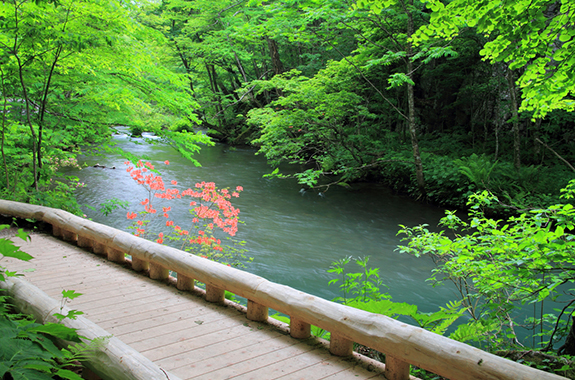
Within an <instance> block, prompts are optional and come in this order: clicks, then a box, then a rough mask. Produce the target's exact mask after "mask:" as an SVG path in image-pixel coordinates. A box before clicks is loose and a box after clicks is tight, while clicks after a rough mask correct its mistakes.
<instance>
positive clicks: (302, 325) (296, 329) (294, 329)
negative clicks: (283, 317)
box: [289, 317, 311, 339]
mask: <svg viewBox="0 0 575 380" xmlns="http://www.w3.org/2000/svg"><path fill="white" fill-rule="evenodd" d="M289 333H290V335H291V337H292V338H296V339H307V338H309V337H310V336H311V325H310V324H309V323H306V322H304V321H302V320H301V319H297V318H294V317H290V319H289Z"/></svg>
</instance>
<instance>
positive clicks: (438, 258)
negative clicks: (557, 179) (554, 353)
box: [398, 181, 575, 347]
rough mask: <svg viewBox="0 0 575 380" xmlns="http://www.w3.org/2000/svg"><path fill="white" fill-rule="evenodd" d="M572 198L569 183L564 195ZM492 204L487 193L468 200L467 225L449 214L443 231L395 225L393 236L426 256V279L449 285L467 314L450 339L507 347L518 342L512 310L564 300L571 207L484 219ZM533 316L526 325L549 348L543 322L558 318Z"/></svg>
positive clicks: (572, 244)
mask: <svg viewBox="0 0 575 380" xmlns="http://www.w3.org/2000/svg"><path fill="white" fill-rule="evenodd" d="M572 194H573V181H572V182H571V184H570V186H569V188H568V189H566V197H568V196H572ZM496 203H498V200H497V198H496V197H494V196H493V195H492V194H490V193H488V192H487V191H484V192H482V193H477V194H474V195H472V196H471V197H470V198H469V207H470V210H469V214H468V220H469V221H468V222H466V221H464V220H461V219H460V218H459V217H457V216H456V215H455V213H454V212H447V213H446V216H445V217H444V218H443V219H442V220H441V222H440V224H441V225H442V226H444V227H446V228H448V229H449V230H450V232H449V234H447V233H446V232H443V231H442V232H438V233H436V232H430V231H429V230H428V229H427V228H426V226H425V225H421V226H418V227H413V228H409V227H405V226H401V227H402V229H401V230H400V231H399V233H400V234H405V235H407V237H406V238H405V240H408V245H407V246H400V247H399V248H398V249H399V251H400V252H404V253H411V254H414V255H416V256H419V255H422V254H425V255H429V256H431V257H432V258H433V260H434V261H435V263H436V265H437V268H436V269H435V270H434V272H433V276H432V277H431V278H430V280H432V281H434V282H436V283H442V282H445V281H450V282H452V283H453V284H455V286H456V288H457V289H458V291H459V294H460V300H461V302H462V305H463V306H464V307H465V308H466V309H467V311H468V313H469V315H470V317H471V321H470V323H469V324H468V325H467V326H461V327H460V328H459V329H458V331H456V333H455V335H454V337H455V338H457V339H461V340H465V339H469V340H475V341H478V342H481V341H484V342H487V344H488V345H489V346H490V347H506V346H509V345H511V346H512V345H514V344H516V343H518V338H517V333H516V331H515V329H516V326H517V325H520V324H521V323H523V321H516V319H517V313H516V311H517V310H524V309H525V308H529V309H530V310H533V305H534V306H535V307H536V308H537V307H538V308H540V309H541V308H542V307H543V303H544V302H545V301H546V300H553V301H555V302H561V300H562V299H564V298H567V299H568V300H569V299H570V298H571V295H570V294H569V293H565V292H564V291H563V290H561V289H564V287H565V286H567V287H568V286H570V285H571V284H572V283H573V282H574V281H575V277H573V275H572V271H571V270H570V269H569V268H571V267H572V266H573V264H575V262H574V261H573V260H574V258H575V241H574V240H573V235H572V232H573V228H574V226H575V211H573V205H572V204H570V203H563V204H556V205H553V206H549V207H547V208H546V209H539V210H532V211H529V212H524V213H522V214H520V215H518V216H513V217H510V218H509V219H508V220H507V221H506V222H503V221H501V220H495V219H491V218H489V217H487V216H486V215H485V210H489V209H491V207H493V204H496ZM449 236H453V237H449ZM527 305H529V306H527ZM537 316H538V315H534V316H533V317H532V318H531V319H529V320H528V321H527V322H528V325H529V326H532V327H534V328H535V327H538V328H539V330H540V331H541V333H540V334H539V335H540V336H542V338H541V339H542V341H543V344H544V345H547V344H551V345H552V344H553V342H549V339H550V334H551V331H552V328H551V326H550V325H549V322H552V323H553V324H555V321H556V318H557V316H556V315H547V316H546V317H545V318H544V317H543V316H542V314H541V316H540V317H539V318H538V317H537ZM543 331H545V333H543ZM559 335H560V337H561V334H559ZM560 337H559V339H560Z"/></svg>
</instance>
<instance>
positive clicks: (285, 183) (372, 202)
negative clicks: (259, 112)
mask: <svg viewBox="0 0 575 380" xmlns="http://www.w3.org/2000/svg"><path fill="white" fill-rule="evenodd" d="M115 139H116V140H117V143H118V146H120V147H122V148H123V149H125V150H128V151H129V152H131V153H133V154H135V155H139V156H145V157H147V159H148V160H149V161H150V162H152V163H153V164H154V165H156V168H157V169H159V170H160V171H161V172H162V175H163V178H164V181H165V182H168V181H169V180H177V181H178V187H180V186H181V187H180V189H181V190H184V189H186V188H188V187H193V186H194V184H195V183H196V182H201V181H213V182H215V183H216V185H217V186H218V187H232V188H235V187H236V186H238V185H240V186H243V188H244V191H243V192H242V193H241V196H240V198H239V199H237V200H235V202H234V204H235V205H236V206H237V207H239V208H240V209H241V213H240V219H241V220H242V221H244V222H245V224H242V225H240V227H239V232H238V235H237V237H238V238H239V239H241V240H245V241H246V248H248V249H249V252H248V254H249V256H252V257H254V262H253V263H250V264H248V266H247V270H248V271H250V272H252V273H255V274H257V275H260V276H262V277H265V278H267V279H269V280H271V281H274V282H278V283H281V284H285V285H288V286H291V287H293V288H296V289H300V290H302V291H305V292H308V293H311V294H314V295H317V296H320V297H323V298H326V299H333V298H335V297H337V296H339V295H341V294H340V293H339V289H338V286H337V285H331V286H328V281H329V280H330V279H332V278H333V275H331V274H329V273H327V272H326V270H327V269H328V268H329V266H330V264H331V263H332V262H333V261H335V260H338V259H341V258H343V257H346V256H354V257H357V256H366V255H369V256H370V257H371V258H370V264H371V265H372V266H374V267H379V268H380V275H381V278H382V280H383V282H384V283H385V284H386V285H387V286H389V289H388V291H389V293H390V294H391V295H392V296H393V299H394V300H395V301H397V302H409V303H415V304H417V305H418V306H419V309H420V310H421V311H424V312H426V311H432V310H437V307H438V306H442V305H444V304H445V303H446V302H447V301H448V300H452V299H455V295H454V294H453V292H452V290H451V289H449V288H447V287H440V288H432V287H431V286H430V285H428V284H426V283H425V279H426V278H428V277H429V275H430V270H431V269H432V267H433V264H432V263H431V261H430V260H427V259H425V258H422V259H416V258H414V257H411V256H407V255H400V254H399V253H397V252H394V250H395V247H396V246H397V244H399V238H398V237H397V236H396V233H397V230H398V229H399V227H398V225H399V224H405V225H408V226H412V225H417V224H421V223H428V224H430V225H436V224H437V221H438V220H439V218H441V217H442V216H443V211H442V210H440V209H438V208H435V207H431V206H427V205H422V204H419V203H416V202H414V201H412V200H410V199H408V198H404V197H400V196H396V195H393V194H392V193H391V192H390V191H389V190H388V189H386V188H385V187H382V186H378V185H374V184H356V185H353V186H352V187H351V188H343V187H337V186H332V187H331V188H330V189H329V191H327V192H326V193H325V196H323V197H322V196H319V195H318V193H317V192H316V191H315V190H308V191H305V192H303V191H300V190H301V185H298V184H297V183H296V182H295V181H293V180H280V179H266V178H263V177H262V176H263V175H264V174H266V173H269V172H270V171H271V169H270V168H269V166H267V164H266V162H265V159H264V158H263V157H261V156H256V155H254V153H255V151H254V150H253V149H250V148H238V149H233V148H229V147H227V146H225V145H217V146H215V147H204V148H203V149H202V151H201V153H200V154H198V155H197V157H196V158H197V159H198V160H199V161H200V162H201V164H202V167H199V168H197V167H195V166H193V165H192V164H190V163H189V162H188V161H186V160H185V159H183V158H182V157H180V156H179V154H178V153H177V152H176V151H175V150H173V149H172V148H171V147H169V146H168V145H165V144H157V145H148V144H135V143H133V142H131V141H130V140H129V139H128V138H127V137H126V136H115ZM140 142H141V141H140ZM80 160H81V162H80V164H83V163H85V164H87V165H88V167H86V168H84V169H83V170H81V171H78V170H75V169H69V170H68V171H67V174H73V175H76V176H78V177H79V178H80V182H84V183H86V185H87V186H86V187H85V188H81V189H78V192H77V196H78V200H79V202H80V203H81V204H89V205H93V206H95V205H98V204H100V203H101V202H103V201H105V200H107V199H111V198H118V199H120V200H125V201H130V202H131V204H132V208H131V210H132V211H139V210H140V208H138V207H136V205H137V202H139V201H140V200H142V199H144V198H146V197H147V193H146V192H145V191H144V189H143V188H141V187H139V186H138V185H137V184H136V183H135V182H134V181H133V180H132V179H131V178H130V176H129V175H128V173H126V171H125V168H126V166H125V165H123V162H124V161H125V159H124V158H122V157H121V156H120V155H115V154H108V153H107V154H106V155H105V156H85V157H81V158H80ZM82 160H83V162H82ZM165 160H169V161H170V165H169V166H165V165H163V164H162V163H163V161H165ZM96 163H99V164H100V165H105V166H107V168H106V169H102V168H94V167H93V165H94V164H96ZM112 166H116V168H117V169H115V170H113V169H109V168H110V167H112ZM288 170H289V168H288ZM188 202H189V201H188ZM167 205H168V204H167ZM169 205H171V206H172V212H171V213H170V217H171V218H174V219H175V220H176V221H177V223H180V224H181V225H182V226H184V225H185V222H179V220H184V219H186V218H187V217H188V215H189V214H188V211H187V208H186V207H185V206H186V205H185V204H182V205H181V208H176V207H175V205H174V204H169ZM155 206H156V208H158V207H159V206H160V205H158V204H157V203H156V204H155ZM84 210H85V212H86V214H87V215H88V217H90V218H92V219H93V220H94V221H97V222H100V223H103V224H107V225H110V226H113V227H116V228H119V229H123V230H126V228H127V227H128V226H130V225H131V222H130V221H128V220H127V219H126V211H125V210H117V211H115V212H114V213H113V214H111V215H110V216H108V217H104V216H102V215H101V214H98V213H96V212H94V211H92V210H90V209H88V208H86V207H84ZM178 213H179V214H178Z"/></svg>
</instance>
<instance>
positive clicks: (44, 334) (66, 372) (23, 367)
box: [0, 225, 90, 380]
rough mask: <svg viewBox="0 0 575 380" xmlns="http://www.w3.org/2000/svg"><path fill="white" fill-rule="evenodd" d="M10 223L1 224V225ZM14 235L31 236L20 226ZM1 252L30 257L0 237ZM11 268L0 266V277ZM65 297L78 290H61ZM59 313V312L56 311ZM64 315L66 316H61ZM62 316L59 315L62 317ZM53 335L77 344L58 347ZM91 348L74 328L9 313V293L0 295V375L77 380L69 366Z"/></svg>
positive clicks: (23, 238) (3, 276)
mask: <svg viewBox="0 0 575 380" xmlns="http://www.w3.org/2000/svg"><path fill="white" fill-rule="evenodd" d="M7 227H9V226H7V225H2V226H0V229H4V228H7ZM16 236H18V237H19V238H21V239H22V240H28V239H29V238H30V237H29V235H28V234H27V233H25V232H24V231H23V230H22V229H19V230H18V232H17V234H16ZM0 255H1V257H2V258H4V257H12V258H16V259H18V260H24V261H28V260H30V259H32V257H31V256H30V255H28V254H27V253H25V252H23V251H20V250H19V249H18V247H16V246H15V245H14V244H13V243H12V242H11V241H10V240H8V239H6V238H1V239H0ZM15 275H16V274H15V273H14V272H10V271H8V270H6V268H4V267H0V280H5V279H6V277H10V276H15ZM62 294H63V296H64V299H63V301H62V302H63V303H62V307H61V308H60V310H62V309H63V305H64V303H65V300H66V299H73V298H75V297H77V296H79V295H80V294H78V293H75V292H74V291H63V292H62ZM79 314H81V312H76V311H71V312H70V313H68V317H74V315H79ZM57 315H60V316H62V315H61V314H57ZM62 317H63V318H65V317H66V316H62ZM63 318H59V319H60V320H62V319H63ZM55 339H62V340H65V341H69V342H76V343H77V346H75V347H72V348H70V349H62V350H60V349H58V348H57V347H56V345H55V344H54V340H55ZM89 350H90V348H89V347H88V345H87V344H85V343H81V340H80V336H78V334H77V332H76V330H75V329H72V328H70V327H67V326H64V325H62V324H59V323H45V324H39V323H35V322H34V321H32V320H30V319H29V318H28V317H26V316H24V315H20V314H14V313H10V309H9V307H8V297H7V296H4V295H0V377H1V378H2V379H38V380H41V379H53V378H54V377H55V376H57V377H58V378H62V379H69V380H80V379H81V377H80V376H78V375H77V374H76V373H75V372H73V371H71V370H70V369H68V368H72V367H74V366H76V364H75V363H76V362H77V361H78V360H79V359H81V358H85V356H86V354H87V352H88V351H89Z"/></svg>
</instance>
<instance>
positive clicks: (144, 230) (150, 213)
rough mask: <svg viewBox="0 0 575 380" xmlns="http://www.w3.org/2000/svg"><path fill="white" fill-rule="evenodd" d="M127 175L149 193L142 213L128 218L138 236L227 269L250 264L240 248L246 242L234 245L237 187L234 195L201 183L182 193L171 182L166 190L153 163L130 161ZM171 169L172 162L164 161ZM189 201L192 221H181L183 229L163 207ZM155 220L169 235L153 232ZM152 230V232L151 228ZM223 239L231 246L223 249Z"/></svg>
mask: <svg viewBox="0 0 575 380" xmlns="http://www.w3.org/2000/svg"><path fill="white" fill-rule="evenodd" d="M124 164H126V165H128V168H127V169H126V171H127V172H128V173H130V176H131V177H132V179H133V180H134V181H136V182H137V183H138V184H139V185H141V186H143V187H144V188H145V189H146V191H147V192H148V197H147V198H145V199H144V200H143V201H141V202H140V203H139V204H140V206H143V207H144V210H143V211H140V212H130V211H128V213H127V214H126V217H127V218H128V219H129V220H133V221H134V225H133V226H132V227H130V228H132V229H134V230H135V231H134V232H133V234H134V235H135V236H140V237H144V238H147V239H149V240H155V241H156V242H157V243H159V244H168V243H170V245H172V246H176V247H178V248H179V249H181V250H184V251H187V252H190V253H193V254H196V255H199V256H202V257H204V258H208V259H211V260H215V261H218V262H221V263H224V264H227V265H230V266H231V265H234V266H242V265H243V261H245V260H246V259H247V260H250V261H251V258H249V259H248V258H246V256H245V255H244V252H245V250H243V249H241V248H238V247H237V246H238V245H240V246H242V245H243V244H244V242H243V241H235V240H232V238H233V237H234V236H235V235H236V233H237V231H238V223H241V222H240V220H239V218H238V215H239V213H240V209H239V208H237V207H234V206H233V205H232V203H231V201H230V200H231V199H232V198H238V197H239V196H240V192H242V191H243V188H242V187H241V186H237V187H236V188H235V190H234V191H231V192H230V190H229V189H226V188H224V189H218V188H217V187H216V185H215V184H214V183H213V182H204V181H202V182H199V183H196V184H195V188H194V189H192V188H188V189H186V190H183V191H180V190H179V189H178V188H177V186H178V183H177V181H170V184H171V186H172V187H169V186H166V184H165V183H164V180H163V179H162V176H161V175H159V173H158V171H157V170H156V169H155V167H154V165H152V164H151V163H150V162H142V161H141V160H140V161H138V162H137V163H136V164H135V165H134V164H132V163H131V162H130V161H126V162H125V163H124ZM164 164H166V165H169V164H170V162H169V161H164ZM186 197H189V198H190V200H189V213H190V219H189V220H187V221H180V222H182V224H183V223H186V225H185V226H184V227H182V226H180V225H179V224H177V223H176V222H175V221H174V220H172V219H170V212H171V211H172V207H171V206H163V205H162V204H161V203H166V202H169V201H171V200H174V199H185V198H186ZM154 218H165V223H162V224H161V225H162V227H164V228H168V231H169V232H163V231H160V232H152V231H151V230H150V229H151V228H153V227H151V222H152V220H153V219H154ZM149 227H150V228H149ZM219 235H224V236H226V237H227V238H228V239H229V240H230V241H231V244H227V245H223V244H222V240H221V238H218V237H217V236H219Z"/></svg>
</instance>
